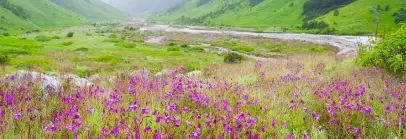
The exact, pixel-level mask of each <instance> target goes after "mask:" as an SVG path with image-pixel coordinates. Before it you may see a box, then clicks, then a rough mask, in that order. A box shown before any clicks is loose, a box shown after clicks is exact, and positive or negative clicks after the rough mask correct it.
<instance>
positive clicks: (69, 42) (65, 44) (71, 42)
mask: <svg viewBox="0 0 406 139" xmlns="http://www.w3.org/2000/svg"><path fill="white" fill-rule="evenodd" d="M72 44H73V41H67V42H63V43H62V45H63V46H70V45H72Z"/></svg>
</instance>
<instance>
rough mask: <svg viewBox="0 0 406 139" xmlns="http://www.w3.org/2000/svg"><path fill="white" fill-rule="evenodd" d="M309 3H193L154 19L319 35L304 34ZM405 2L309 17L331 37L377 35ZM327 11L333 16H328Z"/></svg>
mask: <svg viewBox="0 0 406 139" xmlns="http://www.w3.org/2000/svg"><path fill="white" fill-rule="evenodd" d="M307 1H308V0H263V1H262V0H190V1H188V2H187V3H186V4H184V5H183V6H181V7H180V8H177V9H175V10H172V11H171V12H167V13H165V14H161V15H159V16H156V17H153V18H152V20H154V21H169V22H172V23H177V24H191V25H207V26H232V27H244V28H267V29H268V30H270V31H276V30H275V29H282V28H287V29H289V30H291V31H297V32H316V33H319V32H320V31H315V30H314V29H310V30H304V29H302V28H301V27H302V24H303V23H304V21H303V20H304V19H305V18H306V16H307V15H306V14H303V13H304V12H303V11H304V10H303V9H304V8H303V7H304V4H305V3H306V2H307ZM314 1H317V0H314ZM403 1H404V0H391V1H387V0H374V1H371V0H355V1H350V2H347V3H345V4H348V5H345V4H344V5H335V6H331V7H327V8H325V9H324V10H320V11H322V12H319V11H313V12H314V13H311V12H309V13H308V14H312V16H315V15H316V16H315V17H317V18H315V19H313V20H316V21H325V22H326V23H327V24H328V27H327V28H328V32H327V33H332V32H334V33H336V34H371V33H373V32H375V30H376V23H377V22H376V21H378V20H379V24H380V28H379V29H380V30H381V31H382V30H383V28H384V27H386V28H388V27H394V26H395V25H396V24H395V22H394V20H395V19H394V17H393V16H392V15H393V13H394V12H396V11H397V10H399V9H400V7H406V5H405V4H404V2H403ZM253 2H256V3H255V5H253V4H252V3H253ZM198 3H199V4H198ZM202 3H203V4H202ZM316 3H317V2H316ZM378 5H381V6H380V7H381V10H377V11H378V12H379V14H376V13H373V10H374V9H378ZM387 5H389V10H388V11H386V7H387ZM326 9H327V10H328V11H330V12H328V11H327V12H326ZM335 9H336V10H337V11H339V15H334V13H335V12H336V10H335ZM324 13H326V14H324ZM319 14H324V15H319ZM310 19H312V18H310ZM377 19H378V20H377ZM324 30H326V29H324ZM331 30H336V31H331Z"/></svg>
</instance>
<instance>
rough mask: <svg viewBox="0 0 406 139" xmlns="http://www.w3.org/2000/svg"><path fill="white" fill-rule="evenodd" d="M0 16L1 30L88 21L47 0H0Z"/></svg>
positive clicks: (69, 24) (77, 23)
mask: <svg viewBox="0 0 406 139" xmlns="http://www.w3.org/2000/svg"><path fill="white" fill-rule="evenodd" d="M0 18H1V21H0V22H1V23H2V24H0V27H1V28H2V30H3V32H5V31H7V32H21V31H31V30H37V29H40V28H43V29H52V28H57V27H65V26H72V25H80V24H85V23H86V22H89V20H88V19H86V18H84V17H82V16H80V15H78V14H75V13H72V12H70V11H68V10H66V9H64V8H61V7H60V6H58V5H56V4H54V3H52V2H50V1H48V0H35V1H33V0H28V1H27V0H0Z"/></svg>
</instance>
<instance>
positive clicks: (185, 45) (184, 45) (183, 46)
mask: <svg viewBox="0 0 406 139" xmlns="http://www.w3.org/2000/svg"><path fill="white" fill-rule="evenodd" d="M180 47H182V48H189V46H188V45H187V44H182V45H181V46H180Z"/></svg>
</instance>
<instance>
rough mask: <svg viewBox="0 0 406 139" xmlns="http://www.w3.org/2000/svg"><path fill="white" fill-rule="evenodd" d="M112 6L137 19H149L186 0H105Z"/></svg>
mask: <svg viewBox="0 0 406 139" xmlns="http://www.w3.org/2000/svg"><path fill="white" fill-rule="evenodd" d="M103 1H104V2H105V3H107V4H110V5H111V6H113V7H115V8H117V9H119V10H121V11H123V12H127V13H129V14H131V15H132V16H134V17H135V18H147V17H149V16H151V15H154V14H158V13H161V12H164V11H166V10H168V9H169V8H171V7H172V6H175V5H177V4H179V3H181V2H183V1H184V0H103Z"/></svg>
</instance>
